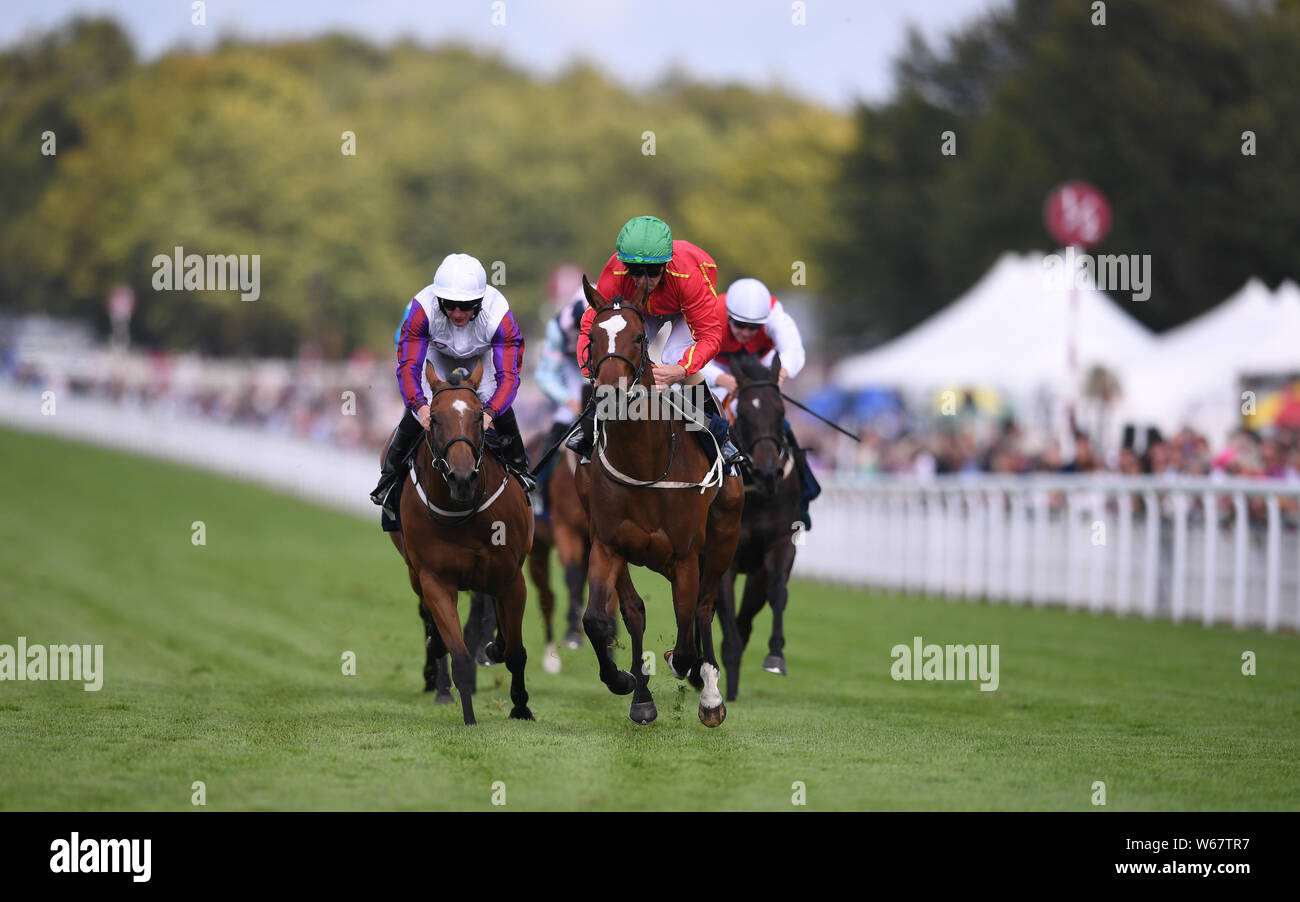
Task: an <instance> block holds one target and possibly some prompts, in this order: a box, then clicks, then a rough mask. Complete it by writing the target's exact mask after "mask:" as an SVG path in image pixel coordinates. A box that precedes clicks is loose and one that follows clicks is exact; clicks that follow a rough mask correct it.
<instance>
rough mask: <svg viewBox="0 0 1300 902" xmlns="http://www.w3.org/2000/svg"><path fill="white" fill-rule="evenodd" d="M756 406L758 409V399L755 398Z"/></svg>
mask: <svg viewBox="0 0 1300 902" xmlns="http://www.w3.org/2000/svg"><path fill="white" fill-rule="evenodd" d="M754 406H755V407H758V398H755V399H754Z"/></svg>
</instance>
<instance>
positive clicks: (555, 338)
mask: <svg viewBox="0 0 1300 902" xmlns="http://www.w3.org/2000/svg"><path fill="white" fill-rule="evenodd" d="M586 312H587V296H586V294H584V293H583V290H582V286H578V291H577V293H576V294H574V296H573V299H572V300H571V301H569V302H568V303H566V304H565V305H564V306H563V307H561V308H560V312H559V313H557V314H555V316H553V317H551V321H550V322H549V323H547V324H546V344H545V345H544V346H543V348H542V353H541V354H540V355H539V360H538V363H537V387H538V388H540V389H541V390H542V394H544V395H546V397H547V399H548V400H549V401H550V402H551V403H552V404H554V405H555V412H554V415H553V417H552V423H551V432H550V434H549V435H548V436H547V438H546V447H548V448H549V447H551V446H552V445H554V444H555V443H556V442H558V441H559V440H560V439H562V438H564V436H565V434H566V433H568V431H569V427H571V426H572V425H573V421H574V420H576V419H577V418H578V414H579V413H581V412H582V404H583V396H582V390H583V388H584V387H585V386H586V384H587V380H586V378H585V377H584V376H583V375H582V370H581V369H579V368H578V363H577V360H576V357H577V353H578V331H579V329H580V328H581V326H582V315H583V314H584V313H586Z"/></svg>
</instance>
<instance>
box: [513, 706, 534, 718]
mask: <svg viewBox="0 0 1300 902" xmlns="http://www.w3.org/2000/svg"><path fill="white" fill-rule="evenodd" d="M510 719H511V720H536V719H537V718H536V717H533V712H532V711H529V710H528V706H527V705H515V706H514V707H513V708H511V709H510Z"/></svg>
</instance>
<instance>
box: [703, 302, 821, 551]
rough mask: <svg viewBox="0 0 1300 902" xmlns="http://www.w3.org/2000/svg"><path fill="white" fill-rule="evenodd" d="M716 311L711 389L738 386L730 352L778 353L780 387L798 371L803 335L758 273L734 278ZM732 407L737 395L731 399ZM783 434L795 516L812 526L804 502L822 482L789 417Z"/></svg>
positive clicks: (767, 357)
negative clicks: (795, 475) (793, 475)
mask: <svg viewBox="0 0 1300 902" xmlns="http://www.w3.org/2000/svg"><path fill="white" fill-rule="evenodd" d="M717 306H718V316H719V318H722V319H725V320H726V323H727V326H726V329H725V331H724V332H723V336H722V347H721V348H720V349H719V350H718V353H717V355H716V356H715V357H714V358H713V359H712V360H710V361H709V362H708V364H707V365H705V367H704V369H703V370H702V371H701V372H702V373H703V375H704V380H705V382H707V383H708V384H709V388H711V389H713V393H714V395H716V396H717V398H718V399H719V401H721V400H723V399H725V398H726V396H727V394H728V393H729V392H732V391H735V389H736V377H735V376H734V375H732V373H731V357H732V355H733V354H738V353H741V352H748V353H750V354H752V355H754V356H755V357H757V358H758V359H759V361H760V362H761V363H762V364H763V365H764V366H766V367H771V365H772V360H773V358H774V357H775V356H776V355H777V354H780V355H781V370H780V373H779V375H778V377H777V387H778V389H779V388H780V387H781V386H783V385H784V384H785V380H786V379H788V378H793V377H795V376H797V375H799V371H800V370H802V369H803V365H804V361H805V359H806V357H805V355H804V349H803V338H802V337H801V336H800V335H799V326H798V325H797V324H796V323H795V321H794V319H793V317H791V316H790V314H788V313H786V312H785V307H784V306H782V304H781V302H780V301H778V300H777V299H776V295H774V294H772V293H771V292H770V291H768V289H767V286H766V285H764V284H763V283H762V282H760V281H758V279H737V280H736V281H734V282H732V283H731V285H730V287H728V288H727V291H726V293H725V294H723V295H722V296H721V297H719V298H718V301H717ZM730 408H731V411H732V412H733V413H734V412H735V409H736V401H735V400H734V399H733V400H732V402H731V405H730ZM784 424H785V440H786V443H787V444H788V445H789V448H790V451H791V454H792V455H793V457H794V461H795V466H797V467H798V468H799V519H800V520H802V521H803V524H804V527H805V528H808V529H810V528H812V523H811V521H810V519H809V515H808V504H809V502H811V501H812V500H813V499H814V498H816V497H817V496H818V495H820V494H821V486H820V485H818V484H817V478H816V477H815V476H813V472H812V469H811V468H810V467H809V466H808V456H807V455H806V454H805V453H804V449H803V448H801V447H800V446H799V442H798V441H797V440H796V439H795V437H794V432H793V430H791V428H790V421H789V420H785V421H784Z"/></svg>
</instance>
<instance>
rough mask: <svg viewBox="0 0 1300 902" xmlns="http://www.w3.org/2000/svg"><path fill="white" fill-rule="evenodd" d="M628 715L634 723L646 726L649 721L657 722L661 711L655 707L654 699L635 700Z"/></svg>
mask: <svg viewBox="0 0 1300 902" xmlns="http://www.w3.org/2000/svg"><path fill="white" fill-rule="evenodd" d="M627 716H628V719H629V720H631V721H632V723H635V724H640V725H641V726H645V725H646V724H648V723H654V722H655V718H656V717H658V716H659V711H658V709H656V708H655V703H654V701H653V700H651V701H648V702H633V703H632V710H631V711H629V712H628V715H627Z"/></svg>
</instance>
